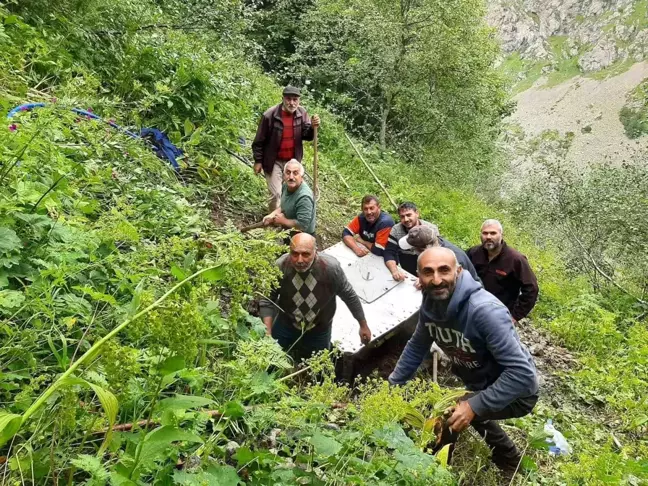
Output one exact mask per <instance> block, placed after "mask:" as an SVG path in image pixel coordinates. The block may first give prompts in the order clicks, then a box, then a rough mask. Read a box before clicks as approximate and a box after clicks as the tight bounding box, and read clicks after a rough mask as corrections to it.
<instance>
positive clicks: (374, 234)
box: [342, 211, 394, 256]
mask: <svg viewBox="0 0 648 486" xmlns="http://www.w3.org/2000/svg"><path fill="white" fill-rule="evenodd" d="M392 226H394V220H393V218H392V217H391V216H390V215H389V213H386V212H385V211H380V216H378V218H377V219H376V221H374V222H373V224H372V223H370V222H369V221H367V218H366V217H365V215H364V214H363V213H360V214H359V215H357V216H356V217H355V218H353V220H352V221H351V222H350V223H349V224H348V225H347V226H346V227H345V228H344V231H343V232H342V238H344V237H345V236H355V235H359V236H360V237H361V238H362V239H363V240H365V241H368V242H369V243H373V246H372V247H371V253H373V254H374V255H378V256H383V251H385V248H386V247H387V240H388V239H389V232H390V231H391V229H392Z"/></svg>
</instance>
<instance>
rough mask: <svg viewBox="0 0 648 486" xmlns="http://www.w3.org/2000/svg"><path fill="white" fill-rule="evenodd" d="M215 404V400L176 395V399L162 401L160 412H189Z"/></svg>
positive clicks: (159, 406)
mask: <svg viewBox="0 0 648 486" xmlns="http://www.w3.org/2000/svg"><path fill="white" fill-rule="evenodd" d="M212 403H214V401H213V400H210V399H209V398H205V397H197V396H194V395H176V396H175V397H171V398H165V399H164V400H160V403H159V405H158V408H159V409H160V410H189V409H192V408H200V407H206V406H207V405H211V404H212Z"/></svg>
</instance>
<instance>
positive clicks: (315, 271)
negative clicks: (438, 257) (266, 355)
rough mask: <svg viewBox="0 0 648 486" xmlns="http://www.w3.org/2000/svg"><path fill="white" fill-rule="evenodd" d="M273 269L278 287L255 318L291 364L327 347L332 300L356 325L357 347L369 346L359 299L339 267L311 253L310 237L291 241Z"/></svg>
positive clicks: (313, 247)
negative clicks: (278, 273)
mask: <svg viewBox="0 0 648 486" xmlns="http://www.w3.org/2000/svg"><path fill="white" fill-rule="evenodd" d="M277 266H278V267H279V269H280V270H281V272H282V274H283V276H282V278H281V281H280V283H279V287H278V288H277V289H275V290H274V291H273V292H272V294H271V295H270V298H269V299H262V300H261V302H260V304H259V306H260V312H259V313H260V315H261V319H262V320H263V323H264V324H265V325H266V328H267V330H268V334H269V335H271V336H272V337H273V338H275V339H276V340H277V341H278V342H279V344H280V345H281V347H282V348H283V349H284V350H286V351H287V352H289V353H290V354H291V355H292V356H293V357H294V358H295V360H296V361H299V360H301V359H304V358H309V357H310V356H311V355H312V354H313V353H316V352H317V351H320V350H322V349H328V348H329V347H330V345H331V328H332V325H333V316H335V310H336V299H335V297H336V296H340V298H341V299H342V300H343V301H344V303H345V304H346V305H347V307H348V308H349V310H350V311H351V314H353V317H355V318H356V320H357V321H358V323H359V324H360V340H361V342H362V343H363V344H367V343H368V342H369V341H371V331H370V329H369V326H368V325H367V321H366V319H365V315H364V311H363V310H362V304H361V303H360V299H359V298H358V296H357V294H356V293H355V291H354V290H353V287H351V284H349V281H348V280H347V278H346V275H344V272H343V271H342V267H341V266H340V263H339V262H338V261H337V260H336V259H335V258H333V257H332V256H329V255H324V254H318V253H317V249H316V245H315V238H314V237H312V236H311V235H309V234H306V233H299V234H297V235H295V236H294V237H293V238H292V240H291V242H290V253H288V254H286V255H282V256H281V257H279V259H278V260H277Z"/></svg>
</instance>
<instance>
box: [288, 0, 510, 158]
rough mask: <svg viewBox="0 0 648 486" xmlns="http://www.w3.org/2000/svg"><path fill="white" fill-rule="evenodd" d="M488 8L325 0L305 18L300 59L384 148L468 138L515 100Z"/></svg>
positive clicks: (436, 0) (475, 0)
mask: <svg viewBox="0 0 648 486" xmlns="http://www.w3.org/2000/svg"><path fill="white" fill-rule="evenodd" d="M484 13H485V11H484V5H483V3H482V2H481V1H480V0H450V1H445V0H399V1H393V0H318V1H317V2H316V3H315V6H314V8H313V9H311V10H310V11H308V12H306V13H305V14H304V15H303V16H302V17H301V24H300V29H299V35H298V38H297V40H296V48H295V54H294V55H293V56H292V65H293V66H294V71H295V72H297V73H299V74H300V75H301V78H302V81H303V83H304V84H308V82H310V89H312V90H313V92H314V93H315V96H316V97H318V98H320V99H321V100H322V101H324V102H325V103H327V104H328V105H329V106H330V107H331V108H332V109H333V110H334V111H336V112H337V113H338V114H340V115H342V116H343V117H344V118H345V119H346V120H347V121H348V124H349V125H350V126H352V127H354V129H355V131H357V132H359V134H360V135H363V136H365V137H368V138H370V139H374V140H377V141H379V143H380V145H381V147H382V148H383V149H385V148H386V147H387V145H388V144H389V145H391V146H393V147H395V148H401V149H404V150H405V152H406V153H408V152H409V153H411V152H414V151H416V148H415V147H420V146H425V145H432V144H437V143H439V141H441V140H445V141H455V142H456V141H463V140H466V139H470V138H471V137H473V135H474V134H476V133H479V132H481V131H489V130H490V127H492V126H493V125H494V124H495V123H496V121H497V120H498V119H499V117H500V116H501V114H502V113H503V111H504V109H505V106H506V94H505V92H504V90H503V80H502V78H501V77H500V75H499V74H498V73H497V72H496V71H495V70H494V69H493V63H494V61H495V58H496V56H497V54H498V52H499V50H498V46H497V44H496V43H495V41H494V40H493V38H492V35H491V34H492V32H491V30H490V29H489V28H488V27H487V26H486V24H485V23H484V21H483V16H484ZM412 149H414V150H412Z"/></svg>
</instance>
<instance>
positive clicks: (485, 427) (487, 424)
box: [434, 392, 538, 469]
mask: <svg viewBox="0 0 648 486" xmlns="http://www.w3.org/2000/svg"><path fill="white" fill-rule="evenodd" d="M478 393H479V392H476V393H468V394H466V395H464V396H463V397H461V398H460V399H459V400H458V401H460V402H461V401H463V400H467V399H468V398H470V397H473V396H475V395H477V394H478ZM537 401H538V395H531V396H530V397H525V398H518V399H517V400H515V401H514V402H512V403H510V404H509V405H507V406H506V407H505V408H503V409H502V410H499V411H497V412H489V413H486V414H483V415H480V416H477V417H475V418H474V419H473V421H472V422H471V423H470V425H471V426H472V428H473V429H475V430H476V431H477V433H478V434H479V435H480V436H481V437H482V439H484V442H486V445H488V447H489V448H490V450H491V451H492V453H493V456H492V459H493V462H494V463H495V465H496V466H498V467H499V468H501V469H507V468H511V467H513V468H515V467H517V465H518V463H519V462H520V459H521V458H520V453H519V451H518V449H517V447H516V446H515V444H514V443H513V441H512V440H511V438H510V437H509V436H508V435H507V434H506V432H504V430H503V429H502V427H500V425H499V424H498V423H497V422H496V420H504V419H509V418H516V417H523V416H524V415H528V414H529V413H531V410H533V407H534V406H535V404H536V402H537ZM458 438H459V433H458V432H453V431H450V430H449V429H448V427H447V426H444V428H443V431H442V432H441V440H440V441H439V443H438V444H437V445H436V446H435V448H434V452H435V453H436V451H437V450H439V449H441V448H442V447H444V446H445V445H447V444H451V447H450V455H449V458H451V455H452V451H453V449H454V444H455V442H457V439H458Z"/></svg>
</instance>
